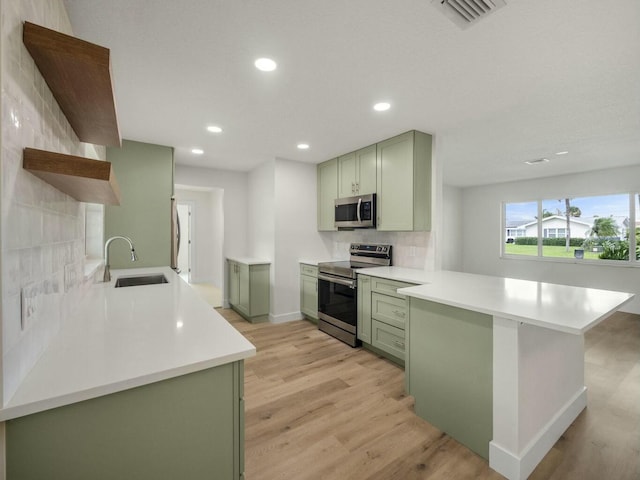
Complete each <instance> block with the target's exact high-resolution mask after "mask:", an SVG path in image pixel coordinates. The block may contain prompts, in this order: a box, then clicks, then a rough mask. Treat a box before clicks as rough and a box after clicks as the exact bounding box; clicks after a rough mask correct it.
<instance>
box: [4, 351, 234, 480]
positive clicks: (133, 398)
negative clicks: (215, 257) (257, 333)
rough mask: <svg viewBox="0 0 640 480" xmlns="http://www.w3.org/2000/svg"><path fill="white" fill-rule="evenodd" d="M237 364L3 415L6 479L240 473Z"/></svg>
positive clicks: (198, 479)
mask: <svg viewBox="0 0 640 480" xmlns="http://www.w3.org/2000/svg"><path fill="white" fill-rule="evenodd" d="M243 365H244V364H243V362H242V361H238V362H233V363H228V364H226V365H221V366H218V367H213V368H209V369H205V370H200V371H197V372H194V373H189V374H186V375H182V376H178V377H174V378H170V379H167V380H162V381H159V382H155V383H151V384H148V385H144V386H141V387H136V388H132V389H129V390H124V391H121V392H117V393H112V394H109V395H104V396H101V397H97V398H93V399H90V400H85V401H80V402H77V403H73V404H70V405H66V406H62V407H58V408H53V409H50V410H45V411H43V412H39V413H34V414H32V415H26V416H24V417H19V418H15V419H12V420H8V421H7V422H6V474H7V478H12V479H21V480H37V479H44V478H51V479H65V480H84V479H89V478H90V479H92V480H112V479H115V478H117V479H122V480H152V479H153V480H174V479H176V478H188V479H190V480H205V479H207V480H209V479H212V478H215V479H220V480H227V479H228V480H238V479H241V478H244V398H243V397H244V373H243V369H244V367H243Z"/></svg>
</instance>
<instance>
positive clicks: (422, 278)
mask: <svg viewBox="0 0 640 480" xmlns="http://www.w3.org/2000/svg"><path fill="white" fill-rule="evenodd" d="M357 273H358V275H369V276H371V277H381V278H388V279H390V280H398V281H399V282H407V283H415V284H416V285H421V284H423V283H430V282H431V281H432V279H433V274H434V272H428V271H426V270H419V269H417V268H406V267H371V268H359V269H358V270H357Z"/></svg>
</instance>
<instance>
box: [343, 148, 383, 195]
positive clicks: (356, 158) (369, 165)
mask: <svg viewBox="0 0 640 480" xmlns="http://www.w3.org/2000/svg"><path fill="white" fill-rule="evenodd" d="M368 193H376V146H375V145H371V146H369V147H366V148H362V149H360V150H358V151H356V152H351V153H348V154H347V155H342V156H341V157H338V197H339V198H344V197H352V196H354V195H366V194H368Z"/></svg>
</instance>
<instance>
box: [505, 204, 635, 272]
mask: <svg viewBox="0 0 640 480" xmlns="http://www.w3.org/2000/svg"><path fill="white" fill-rule="evenodd" d="M503 215H504V224H503V231H504V234H505V237H504V239H503V253H504V255H505V256H507V257H508V256H511V255H528V256H535V257H547V258H554V259H557V258H565V259H569V258H570V259H574V261H575V260H580V261H583V260H587V261H607V262H609V263H617V262H625V264H628V263H629V262H631V263H633V264H634V265H638V259H639V258H640V248H639V245H640V219H639V216H640V194H637V193H634V194H628V193H623V194H614V195H599V196H591V197H575V198H560V199H550V200H539V201H535V202H526V203H505V204H504V212H503ZM632 219H633V220H632ZM631 232H634V235H631ZM629 252H636V254H635V255H629Z"/></svg>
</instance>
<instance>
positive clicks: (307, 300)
mask: <svg viewBox="0 0 640 480" xmlns="http://www.w3.org/2000/svg"><path fill="white" fill-rule="evenodd" d="M300 311H301V312H302V314H303V315H304V316H305V317H307V318H308V319H310V320H312V321H314V322H317V321H318V267H317V266H315V265H309V264H306V263H301V264H300Z"/></svg>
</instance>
